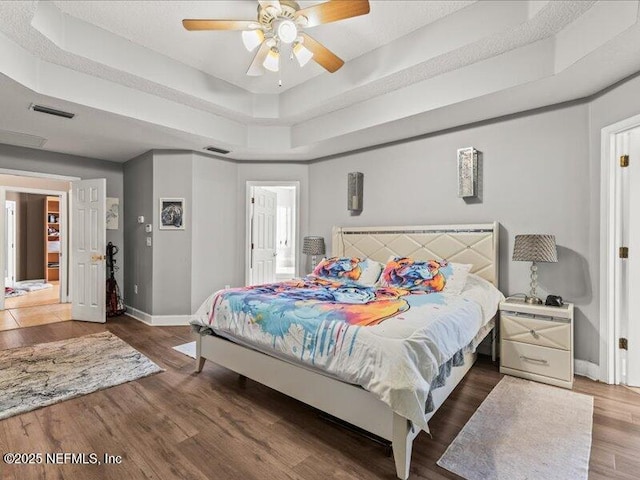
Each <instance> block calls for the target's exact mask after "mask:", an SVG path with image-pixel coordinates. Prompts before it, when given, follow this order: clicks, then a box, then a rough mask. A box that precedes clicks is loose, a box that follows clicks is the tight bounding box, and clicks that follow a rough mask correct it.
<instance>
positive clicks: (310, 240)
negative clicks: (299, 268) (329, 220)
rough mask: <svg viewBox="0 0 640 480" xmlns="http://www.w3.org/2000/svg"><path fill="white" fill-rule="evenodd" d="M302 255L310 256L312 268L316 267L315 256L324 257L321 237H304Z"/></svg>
mask: <svg viewBox="0 0 640 480" xmlns="http://www.w3.org/2000/svg"><path fill="white" fill-rule="evenodd" d="M302 253H306V254H307V255H311V263H312V268H315V267H316V256H317V255H324V238H323V237H304V241H303V243H302Z"/></svg>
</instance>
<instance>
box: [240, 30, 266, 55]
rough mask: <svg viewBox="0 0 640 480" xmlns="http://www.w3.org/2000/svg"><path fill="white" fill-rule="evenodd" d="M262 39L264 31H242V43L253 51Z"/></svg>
mask: <svg viewBox="0 0 640 480" xmlns="http://www.w3.org/2000/svg"><path fill="white" fill-rule="evenodd" d="M263 41H264V33H262V30H246V31H244V32H242V43H244V47H245V48H246V49H247V50H249V51H250V52H253V51H254V50H255V49H256V48H258V45H260V44H261V43H262V42H263Z"/></svg>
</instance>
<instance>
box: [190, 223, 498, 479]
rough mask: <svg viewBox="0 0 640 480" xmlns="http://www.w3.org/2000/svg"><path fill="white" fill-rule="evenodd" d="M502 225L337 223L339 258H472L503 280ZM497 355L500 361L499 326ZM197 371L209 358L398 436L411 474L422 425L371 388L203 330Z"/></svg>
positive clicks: (440, 398) (457, 376)
mask: <svg viewBox="0 0 640 480" xmlns="http://www.w3.org/2000/svg"><path fill="white" fill-rule="evenodd" d="M498 230H499V225H498V223H497V222H495V223H489V224H473V225H444V226H442V225H439V226H432V225H428V226H412V227H334V229H333V243H332V246H333V249H332V254H333V255H334V256H348V257H368V258H372V259H374V260H377V261H379V262H381V263H386V262H387V260H388V258H389V256H391V255H396V256H409V257H412V258H415V259H417V260H428V259H442V258H446V259H447V260H449V261H452V262H456V263H470V264H472V265H473V267H472V269H471V272H473V273H476V274H478V275H480V276H482V277H483V278H485V279H486V280H488V281H490V282H492V283H493V284H494V285H496V286H497V285H498ZM489 331H490V332H491V335H492V340H493V341H492V356H493V358H494V360H495V328H491V330H488V331H487V335H488V332H489ZM195 337H196V372H200V371H202V368H203V366H204V362H205V360H211V361H212V362H214V363H216V364H218V365H221V366H223V367H226V368H228V369H230V370H232V371H234V372H237V373H239V374H240V375H243V376H245V377H248V378H251V379H252V380H255V381H257V382H259V383H261V384H263V385H266V386H268V387H270V388H273V389H274V390H277V391H279V392H282V393H284V394H286V395H289V396H291V397H293V398H296V399H298V400H300V401H301V402H304V403H306V404H308V405H311V406H313V407H315V408H318V409H319V410H322V411H324V412H326V413H328V414H330V415H333V416H334V417H337V418H339V419H341V420H344V421H345V422H348V423H350V424H352V425H355V426H357V427H360V428H362V429H364V430H366V431H368V432H371V433H373V434H375V435H377V436H379V437H382V438H384V439H386V440H389V441H391V446H392V449H393V456H394V460H395V466H396V473H397V476H398V478H400V479H402V480H406V479H407V478H408V477H409V465H410V463H411V449H412V444H413V440H414V438H415V437H416V436H417V435H418V433H420V430H419V429H418V428H416V427H414V426H413V425H412V423H411V422H410V421H409V420H407V419H406V418H404V417H402V416H400V415H398V414H397V413H394V412H393V411H392V410H391V409H390V408H389V406H388V405H386V404H384V403H382V402H381V401H380V400H378V399H377V398H376V397H375V396H373V395H372V394H371V393H369V392H368V391H367V390H365V389H363V388H361V387H359V386H357V385H352V384H348V383H344V382H341V381H339V380H336V379H334V378H331V377H328V376H326V375H323V374H322V373H319V372H317V371H315V370H311V369H309V368H305V367H304V366H301V365H296V364H293V363H289V362H286V361H283V360H280V359H277V358H275V357H271V356H269V355H265V354H263V353H260V352H257V351H255V350H252V349H250V348H247V347H243V346H241V345H238V344H236V343H233V342H231V341H229V340H225V339H223V338H220V337H216V336H212V335H200V334H196V335H195ZM475 359H476V354H475V353H471V352H468V353H466V354H465V362H464V365H463V366H461V367H454V368H452V370H451V375H450V377H449V378H448V379H447V382H446V384H445V385H444V386H443V387H441V388H438V389H435V390H433V391H432V396H433V403H434V406H435V408H434V410H433V412H431V413H430V414H429V416H428V418H431V416H432V415H433V414H434V413H435V412H436V411H437V409H438V408H439V407H440V406H441V405H442V404H443V403H444V401H445V400H446V398H447V397H448V396H449V394H450V393H451V392H452V391H453V389H454V388H455V387H456V386H457V385H458V383H459V382H460V380H462V378H463V377H464V375H465V374H466V373H467V372H468V371H469V369H470V368H471V366H472V365H473V363H474V362H475Z"/></svg>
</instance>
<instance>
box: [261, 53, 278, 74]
mask: <svg viewBox="0 0 640 480" xmlns="http://www.w3.org/2000/svg"><path fill="white" fill-rule="evenodd" d="M262 66H263V67H264V68H266V69H267V70H269V71H271V72H277V71H278V70H280V52H279V51H278V49H277V48H272V49H271V50H269V53H268V54H267V57H266V58H265V59H264V62H263V63H262Z"/></svg>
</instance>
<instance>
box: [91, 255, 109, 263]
mask: <svg viewBox="0 0 640 480" xmlns="http://www.w3.org/2000/svg"><path fill="white" fill-rule="evenodd" d="M105 258H106V256H105V255H91V261H92V262H99V261H100V260H104V259H105Z"/></svg>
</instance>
